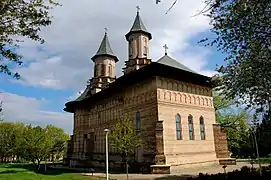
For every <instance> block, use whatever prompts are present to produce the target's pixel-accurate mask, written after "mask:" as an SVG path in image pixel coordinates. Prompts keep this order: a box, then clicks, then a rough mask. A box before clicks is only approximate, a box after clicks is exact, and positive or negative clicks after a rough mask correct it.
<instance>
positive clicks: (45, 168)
mask: <svg viewBox="0 0 271 180" xmlns="http://www.w3.org/2000/svg"><path fill="white" fill-rule="evenodd" d="M46 171H47V166H46V161H45V163H44V172H46Z"/></svg>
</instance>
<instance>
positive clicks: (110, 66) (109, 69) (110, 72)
mask: <svg viewBox="0 0 271 180" xmlns="http://www.w3.org/2000/svg"><path fill="white" fill-rule="evenodd" d="M108 76H110V77H111V76H112V65H111V64H109V66H108Z"/></svg>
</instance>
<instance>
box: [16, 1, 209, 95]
mask: <svg viewBox="0 0 271 180" xmlns="http://www.w3.org/2000/svg"><path fill="white" fill-rule="evenodd" d="M60 3H61V4H62V5H63V6H61V7H57V8H55V9H54V10H53V11H52V15H53V16H54V19H53V23H52V25H51V26H49V27H47V28H44V29H43V31H42V32H41V35H42V36H43V37H44V38H45V40H46V43H45V44H44V45H43V46H37V44H36V43H34V42H31V41H26V42H25V43H24V44H22V49H21V50H20V52H21V53H22V54H23V55H24V56H25V58H26V59H27V60H28V61H29V62H30V64H29V66H26V67H22V68H19V69H18V71H19V73H20V74H21V75H22V77H23V79H22V80H23V81H21V83H23V84H27V85H30V86H39V87H46V88H57V89H60V88H74V89H76V90H80V89H82V88H84V87H85V84H86V81H87V79H88V78H90V77H91V76H92V74H93V63H92V62H90V58H91V57H92V56H93V55H94V53H95V52H96V51H97V49H98V46H99V43H100V42H101V39H102V36H103V33H104V32H103V30H104V27H105V26H106V27H108V28H109V39H110V42H111V46H112V48H113V50H114V52H115V54H116V55H117V56H118V57H119V59H120V62H119V63H118V65H117V70H118V72H117V75H118V76H119V75H121V68H122V67H123V64H124V61H125V60H127V49H128V48H127V42H126V40H125V38H124V35H125V34H126V33H127V32H128V31H129V29H130V28H131V26H132V23H133V21H134V18H135V15H136V8H135V7H136V5H140V7H141V12H140V14H141V17H142V19H143V21H144V24H145V26H146V27H147V29H148V30H149V32H151V33H152V35H153V40H152V41H151V57H152V59H153V60H154V61H156V59H158V58H159V57H161V56H162V55H163V54H164V50H163V48H162V46H163V45H164V44H165V43H166V44H168V45H169V47H170V49H169V51H170V54H173V53H174V54H175V56H174V57H175V58H176V59H180V60H182V62H184V63H185V64H186V65H187V66H188V67H190V68H191V69H195V70H198V71H199V72H206V71H207V70H206V69H204V68H205V66H206V60H205V59H204V57H205V56H204V53H205V52H206V51H207V50H206V49H200V51H192V52H194V53H196V55H195V54H189V55H187V53H186V51H187V48H188V47H189V43H188V41H189V39H190V38H191V37H193V36H195V35H197V34H198V33H200V32H204V31H205V30H207V29H208V28H209V25H208V19H207V17H204V16H195V17H193V15H195V14H196V13H197V12H198V11H200V10H201V9H202V8H203V6H204V4H203V2H202V1H201V0H189V1H178V3H177V4H176V6H175V7H174V8H173V9H172V10H171V11H170V12H169V13H168V14H167V15H165V12H166V11H167V9H168V8H169V7H170V5H171V3H172V1H163V3H162V4H159V5H156V4H155V0H148V1H146V0H137V1H135V0H125V1H112V0H99V1H98V0H91V1H86V0H77V1H76V2H75V1H73V0H62V1H60ZM198 55H202V56H201V57H199V56H198ZM52 61H53V62H52ZM195 65H196V66H197V67H195ZM207 72H208V73H209V72H210V71H209V70H208V71H207ZM208 73H207V74H208Z"/></svg>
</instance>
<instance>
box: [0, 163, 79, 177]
mask: <svg viewBox="0 0 271 180" xmlns="http://www.w3.org/2000/svg"><path fill="white" fill-rule="evenodd" d="M0 168H2V169H7V170H6V171H1V172H0V174H8V173H18V172H24V171H20V170H12V169H24V170H26V171H32V172H35V173H38V174H43V175H59V174H63V173H79V172H78V171H74V170H70V169H55V168H51V167H50V166H47V171H45V170H44V169H45V165H44V164H41V165H40V169H39V170H38V169H37V167H36V166H34V165H33V164H2V165H1V166H0Z"/></svg>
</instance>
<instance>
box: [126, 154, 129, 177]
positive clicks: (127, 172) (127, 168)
mask: <svg viewBox="0 0 271 180" xmlns="http://www.w3.org/2000/svg"><path fill="white" fill-rule="evenodd" d="M128 166H129V165H128V157H127V156H126V176H127V178H126V179H127V180H128V179H129V171H128V170H129V167H128Z"/></svg>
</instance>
